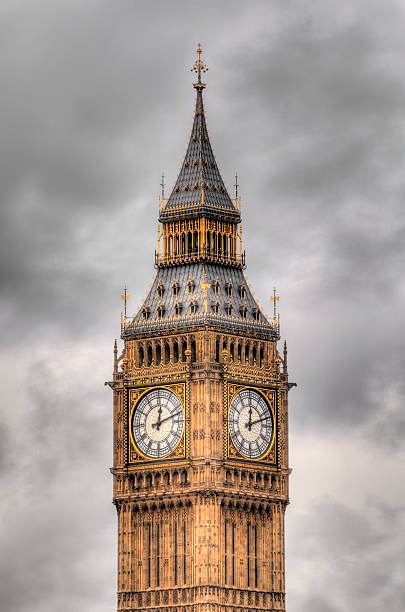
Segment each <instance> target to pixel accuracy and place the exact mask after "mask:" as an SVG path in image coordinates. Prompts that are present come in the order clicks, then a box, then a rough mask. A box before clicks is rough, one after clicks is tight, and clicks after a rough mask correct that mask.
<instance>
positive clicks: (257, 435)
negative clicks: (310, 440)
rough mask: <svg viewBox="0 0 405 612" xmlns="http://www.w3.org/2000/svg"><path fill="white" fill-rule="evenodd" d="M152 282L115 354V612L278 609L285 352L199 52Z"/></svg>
mask: <svg viewBox="0 0 405 612" xmlns="http://www.w3.org/2000/svg"><path fill="white" fill-rule="evenodd" d="M193 69H194V71H195V73H196V79H195V80H196V82H195V83H194V88H195V91H196V103H195V112H194V121H193V126H192V131H191V136H190V140H189V144H188V148H187V151H186V154H185V157H184V161H183V163H182V165H181V168H180V171H179V175H178V177H177V180H176V182H175V184H174V187H173V189H172V191H171V194H170V196H169V198H168V199H165V197H164V194H162V198H161V200H160V206H159V219H158V223H159V230H158V245H157V249H156V252H155V268H156V275H155V278H154V280H153V284H152V286H151V289H150V291H149V293H148V294H147V296H146V298H145V300H144V302H143V304H142V305H141V306H140V308H139V311H138V313H137V314H136V315H135V316H133V317H129V316H128V314H127V309H126V294H125V295H124V299H125V313H124V315H123V318H122V325H121V338H122V340H123V349H122V352H121V351H118V348H117V344H115V349H114V371H113V379H112V381H111V382H110V383H109V385H110V386H111V387H112V389H113V395H114V401H113V410H114V417H113V422H114V432H113V436H114V440H113V442H114V452H113V467H112V468H111V472H112V474H113V480H114V494H113V499H114V504H115V506H116V510H117V517H118V610H120V611H124V610H125V611H128V612H129V611H135V610H145V611H146V610H167V611H169V612H174V611H184V612H186V611H187V612H202V611H207V612H208V611H212V612H214V611H215V612H220V611H221V612H222V611H224V612H225V611H232V612H235V611H238V612H242V611H246V610H257V611H258V610H260V611H269V612H270V611H275V610H285V569H284V559H285V548H284V515H285V509H286V506H287V504H288V501H289V490H288V481H289V473H290V470H289V463H288V399H287V396H288V391H289V389H290V388H291V387H292V386H293V383H290V382H289V380H288V373H287V346H286V344H285V343H284V349H283V351H282V354H281V355H280V353H279V352H278V349H277V343H278V341H279V340H280V325H279V319H278V316H277V312H276V301H277V296H276V294H275V292H274V295H272V296H271V297H272V299H273V305H274V316H273V317H272V318H270V319H269V318H267V316H266V315H264V314H263V312H262V310H261V308H260V307H259V305H258V304H257V302H256V300H255V298H254V296H253V294H252V292H251V290H250V287H249V285H248V284H247V282H246V279H245V276H244V269H245V266H246V264H245V254H244V252H243V250H242V249H243V243H242V225H241V203H240V198H239V197H238V196H237V194H236V197H235V198H234V199H231V197H230V196H229V194H228V191H227V189H226V187H225V184H224V181H223V179H222V176H221V174H220V171H219V169H218V166H217V162H216V159H215V157H214V154H213V151H212V148H211V143H210V138H209V135H208V130H207V125H206V119H205V112H204V104H203V91H204V89H205V83H203V81H202V79H203V75H204V72H205V71H206V66H205V63H204V62H203V61H202V59H201V48H200V46H199V47H198V55H197V59H196V62H195V64H194V66H193Z"/></svg>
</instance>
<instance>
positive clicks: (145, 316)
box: [142, 306, 150, 321]
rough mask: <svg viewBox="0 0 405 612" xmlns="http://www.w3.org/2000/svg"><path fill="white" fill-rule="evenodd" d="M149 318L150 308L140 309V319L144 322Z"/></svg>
mask: <svg viewBox="0 0 405 612" xmlns="http://www.w3.org/2000/svg"><path fill="white" fill-rule="evenodd" d="M149 317H150V308H149V306H144V307H143V308H142V318H143V319H144V321H147V320H148V319H149Z"/></svg>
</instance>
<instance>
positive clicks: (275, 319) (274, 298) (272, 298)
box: [270, 287, 280, 326]
mask: <svg viewBox="0 0 405 612" xmlns="http://www.w3.org/2000/svg"><path fill="white" fill-rule="evenodd" d="M270 299H271V301H272V302H274V303H273V308H274V316H273V321H274V325H275V326H276V325H277V302H278V301H279V300H280V298H279V297H278V296H276V288H275V287H273V295H272V296H271V298H270Z"/></svg>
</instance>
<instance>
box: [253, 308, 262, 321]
mask: <svg viewBox="0 0 405 612" xmlns="http://www.w3.org/2000/svg"><path fill="white" fill-rule="evenodd" d="M252 317H253V318H254V320H255V321H260V310H259V309H258V308H253V309H252Z"/></svg>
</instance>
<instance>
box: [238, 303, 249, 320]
mask: <svg viewBox="0 0 405 612" xmlns="http://www.w3.org/2000/svg"><path fill="white" fill-rule="evenodd" d="M239 312H240V316H241V317H242V319H246V317H247V308H246V304H242V305H241V307H240V309H239Z"/></svg>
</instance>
